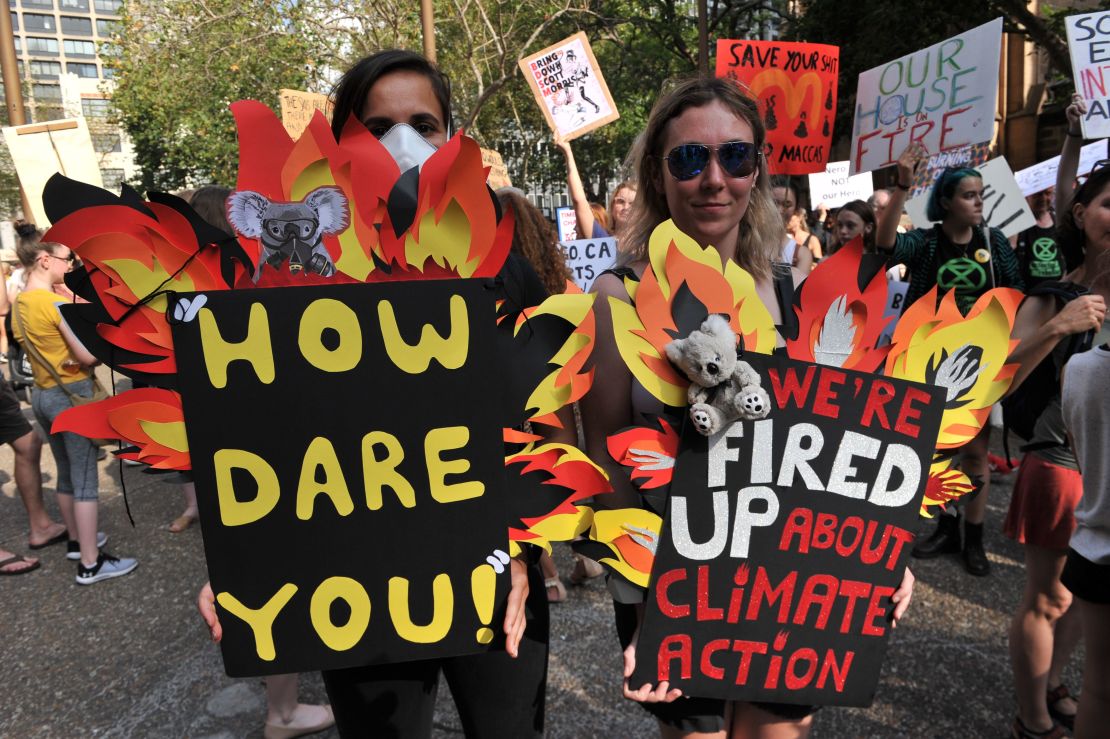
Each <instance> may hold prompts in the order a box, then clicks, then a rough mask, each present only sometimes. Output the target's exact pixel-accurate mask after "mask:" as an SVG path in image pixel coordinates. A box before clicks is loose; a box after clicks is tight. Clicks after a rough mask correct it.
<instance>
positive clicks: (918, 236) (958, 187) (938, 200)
mask: <svg viewBox="0 0 1110 739" xmlns="http://www.w3.org/2000/svg"><path fill="white" fill-rule="evenodd" d="M927 155H928V152H926V151H925V147H924V146H922V145H921V144H920V143H913V144H910V146H908V147H907V148H906V150H905V151H904V152H902V155H901V156H900V157H899V158H898V186H897V187H896V188H895V190H894V192H893V193H892V194H891V196H890V202H889V203H888V204H887V206H886V208H885V209H884V211H883V214H882V216H881V217H880V218H879V227H878V231H877V236H876V238H875V242H876V245H877V246H878V248H879V249H880V250H882V251H888V252H893V253H892V256H891V259H890V263H891V264H898V263H902V264H905V265H906V267H907V268H908V270H909V273H910V287H909V290H908V292H907V294H906V301H905V304H906V305H912V304H913V302H914V301H915V300H917V299H918V298H920V297H921V296H923V295H925V294H926V293H927V292H928V291H929V290H931V289H932V288H934V287H937V288H939V289H938V291H937V299H938V300H939V299H940V297H941V296H942V295H944V294H945V293H947V292H948V291H949V290H951V291H953V292H954V293H955V295H956V305H957V306H958V307H959V309H960V311H961V312H962V313H964V314H966V313H967V312H968V310H970V309H971V307H972V306H973V305H974V304H975V301H976V300H977V299H978V298H979V296H981V295H982V294H983V293H985V292H987V291H988V290H990V289H991V288H994V287H1012V288H1015V289H1017V290H1022V291H1024V290H1025V283H1024V282H1023V281H1022V279H1021V273H1020V270H1019V269H1018V263H1017V258H1016V257H1015V256H1014V250H1013V249H1011V248H1010V242H1009V241H1008V240H1007V239H1006V236H1005V235H1004V234H1003V233H1002V232H1001V231H999V230H998V229H996V228H989V227H988V226H986V225H985V224H984V223H983V178H982V177H981V176H980V175H979V173H978V172H977V171H976V170H974V169H970V168H967V167H962V168H949V169H946V170H945V171H944V172H942V173H941V175H940V177H938V178H937V181H936V183H934V185H933V189H932V190H931V191H930V193H929V202H928V206H927V208H926V215H927V216H928V218H929V220H931V221H940V223H938V224H937V225H935V226H933V227H932V228H927V229H926V228H916V229H914V230H912V231H908V232H906V233H903V234H900V233H897V229H898V219H899V218H900V217H901V215H902V207H903V206H904V205H905V203H906V196H907V194H908V193H909V189H910V185H911V184H912V182H913V176H914V171H915V169H916V168H917V167H918V166H919V165H920V164H921V163H922V162H923V161H924V160H925V159H926V158H927ZM989 443H990V424H984V425H983V430H982V431H981V432H979V435H978V436H977V437H975V439H973V440H972V441H970V442H969V443H968V444H967V445H965V446H964V448H963V449H962V450H961V455H962V457H963V461H962V463H961V468H962V469H963V471H964V472H965V473H967V475H968V476H969V477H970V478H971V479H972V480H981V481H982V482H981V483H980V485H981V487H980V488H979V489H978V490H977V491H976V492H975V493H973V494H972V495H971V496H969V497H970V500H969V501H968V503H967V511H966V521H965V525H964V537H963V543H962V545H961V542H960V523H959V518H960V517H959V514H958V512H957V511H955V510H954V509H952V508H949V509H948V510H946V511H945V513H944V515H941V516H938V525H937V529H936V531H935V532H934V533H933V534H932V535H931V536H930V537H929V538H928V539H926V540H925V541H921V542H918V544H917V545H916V546H915V547H914V549H913V554H914V556H915V557H919V558H923V559H928V558H932V557H937V556H940V555H942V554H945V553H954V552H960V551H962V553H963V562H964V568H965V569H966V570H967V571H968V573H970V574H972V575H977V576H983V575H986V574H987V573H988V572H990V562H989V561H988V560H987V555H986V552H985V551H984V550H983V518H984V516H985V515H986V511H987V490H988V486H989V485H990V468H989V466H988V461H987V447H988V444H989Z"/></svg>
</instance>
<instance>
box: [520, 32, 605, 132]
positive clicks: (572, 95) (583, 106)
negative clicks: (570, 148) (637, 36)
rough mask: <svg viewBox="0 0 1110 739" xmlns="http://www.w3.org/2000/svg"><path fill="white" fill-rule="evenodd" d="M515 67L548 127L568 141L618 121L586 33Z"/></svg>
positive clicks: (565, 40) (575, 36)
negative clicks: (529, 89)
mask: <svg viewBox="0 0 1110 739" xmlns="http://www.w3.org/2000/svg"><path fill="white" fill-rule="evenodd" d="M518 64H519V65H520V69H521V71H522V72H524V77H525V79H526V80H528V85H529V87H531V88H532V94H533V95H535V97H536V102H537V103H538V104H539V106H540V110H541V111H542V112H543V115H544V118H546V119H547V125H549V126H550V127H551V130H553V131H557V132H559V133H560V134H562V135H563V136H564V137H565V138H566V139H567V140H568V141H569V140H571V139H576V138H578V137H579V136H582V135H583V134H586V133H589V132H590V131H593V130H594V129H595V128H600V127H601V126H604V125H605V124H606V123H610V122H612V121H615V120H617V119H618V118H620V113H618V112H617V106H616V103H614V102H613V96H612V95H610V94H609V87H608V85H606V84H605V78H604V77H602V75H601V69H600V68H599V67H598V64H597V58H596V57H594V52H593V49H592V48H590V42H589V40H588V39H587V38H586V34H585V33H583V32H581V31H579V32H578V33H576V34H574V35H573V36H571V37H570V38H567V39H564V40H562V41H560V42H559V43H557V44H554V45H552V46H548V47H547V48H546V49H544V50H543V51H539V52H537V53H535V54H532V55H531V56H527V57H525V58H523V59H521V60H520V61H519V62H518Z"/></svg>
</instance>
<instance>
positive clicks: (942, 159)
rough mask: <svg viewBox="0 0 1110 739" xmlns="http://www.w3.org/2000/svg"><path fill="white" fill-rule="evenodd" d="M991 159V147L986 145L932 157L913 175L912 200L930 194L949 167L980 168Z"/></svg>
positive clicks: (955, 150) (968, 147)
mask: <svg viewBox="0 0 1110 739" xmlns="http://www.w3.org/2000/svg"><path fill="white" fill-rule="evenodd" d="M990 158H991V147H990V144H989V143H986V144H972V145H971V146H962V147H960V148H958V149H952V150H951V151H942V152H940V153H938V154H932V155H930V157H929V159H928V161H926V162H925V165H924V166H921V167H918V168H917V169H916V170H915V171H914V173H913V184H912V185H911V186H910V194H909V197H910V198H915V197H917V196H918V195H922V194H924V193H927V192H929V190H930V189H931V188H932V186H933V183H935V182H936V181H937V177H940V173H941V172H943V171H944V170H945V169H947V168H949V167H978V166H979V165H980V164H983V163H985V162H986V161H987V160H988V159H990Z"/></svg>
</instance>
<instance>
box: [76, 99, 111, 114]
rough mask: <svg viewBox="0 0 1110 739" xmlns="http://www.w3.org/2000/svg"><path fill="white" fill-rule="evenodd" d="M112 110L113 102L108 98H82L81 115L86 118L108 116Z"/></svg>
mask: <svg viewBox="0 0 1110 739" xmlns="http://www.w3.org/2000/svg"><path fill="white" fill-rule="evenodd" d="M111 110H112V108H111V102H110V101H108V99H107V98H82V100H81V115H83V116H85V117H86V118H107V117H108V114H109V113H111Z"/></svg>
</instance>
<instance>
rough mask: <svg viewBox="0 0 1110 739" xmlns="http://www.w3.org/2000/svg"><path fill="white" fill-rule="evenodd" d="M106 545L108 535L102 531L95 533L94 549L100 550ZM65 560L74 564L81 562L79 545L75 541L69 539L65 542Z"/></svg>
mask: <svg viewBox="0 0 1110 739" xmlns="http://www.w3.org/2000/svg"><path fill="white" fill-rule="evenodd" d="M107 543H108V535H107V534H105V533H104V532H103V531H97V532H96V548H97V549H100V548H101V547H102V546H104V545H105V544H107ZM66 559H69V560H72V561H74V562H80V561H81V544H80V542H78V541H77V540H76V539H70V540H69V541H67V542H66Z"/></svg>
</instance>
